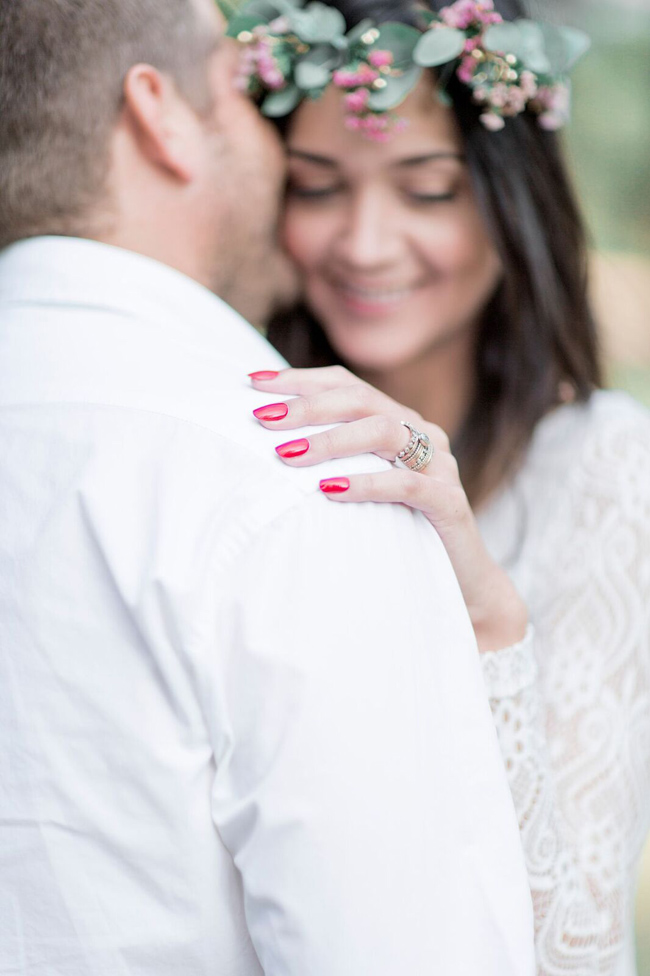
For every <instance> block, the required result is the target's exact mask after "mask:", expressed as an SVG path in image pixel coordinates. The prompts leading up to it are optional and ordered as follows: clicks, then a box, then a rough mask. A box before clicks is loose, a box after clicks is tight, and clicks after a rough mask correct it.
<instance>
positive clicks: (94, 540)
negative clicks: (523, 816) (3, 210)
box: [0, 238, 534, 976]
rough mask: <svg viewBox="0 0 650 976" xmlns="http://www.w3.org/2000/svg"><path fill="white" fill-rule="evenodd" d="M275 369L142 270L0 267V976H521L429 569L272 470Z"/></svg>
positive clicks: (68, 242)
mask: <svg viewBox="0 0 650 976" xmlns="http://www.w3.org/2000/svg"><path fill="white" fill-rule="evenodd" d="M283 365H284V363H283V361H282V360H281V358H280V357H279V356H278V355H277V353H275V352H274V351H273V350H272V349H271V347H270V346H269V345H268V344H267V343H266V341H265V340H264V339H263V338H262V337H261V336H260V335H259V334H258V333H257V332H255V330H254V329H252V328H251V327H250V326H249V325H248V324H247V323H245V322H244V321H243V320H241V319H240V318H239V317H238V316H237V315H236V314H235V313H234V312H233V311H232V310H230V309H229V308H228V307H227V306H225V305H224V304H223V303H222V302H221V301H219V299H217V298H215V297H214V296H213V295H212V294H210V293H209V292H208V291H206V290H204V289H203V288H201V287H200V286H199V285H197V284H196V283H195V282H193V281H191V280H189V279H188V278H186V277H184V276H183V275H181V274H179V273H178V272H176V271H173V270H171V269H170V268H167V267H165V266H163V265H160V264H158V263H156V262H154V261H151V260H149V259H147V258H144V257H142V256H138V255H135V254H132V253H130V252H127V251H123V250H120V249H117V248H112V247H108V246H105V245H101V244H97V243H95V242H90V241H82V240H76V239H65V238H40V239H35V240H32V241H26V242H22V243H20V244H18V245H14V246H13V247H11V248H9V249H8V250H6V251H5V252H4V253H3V254H2V255H0V974H2V976H9V974H11V976H18V974H21V976H23V974H25V976H27V974H29V976H259V974H261V973H265V974H267V976H461V974H462V976H479V974H480V976H528V974H531V973H532V972H533V971H534V961H533V925H532V912H531V903H530V894H529V889H528V884H527V878H526V873H525V867H524V862H523V856H522V852H521V847H520V840H519V834H518V825H517V821H516V816H515V812H514V807H513V803H512V798H511V795H510V792H509V789H508V785H507V781H506V777H505V773H504V770H503V765H502V760H501V756H500V753H499V748H498V744H497V739H496V735H495V730H494V726H493V722H492V718H491V714H490V708H489V704H488V700H487V696H486V693H485V688H484V685H483V681H482V675H481V670H480V666H479V660H478V656H477V651H476V647H475V643H474V639H473V634H472V630H471V626H470V624H469V620H468V617H467V615H466V613H465V609H464V606H463V602H462V598H461V595H460V591H459V588H458V585H457V582H456V580H455V578H454V575H453V573H452V571H451V567H450V565H449V562H448V560H447V558H446V555H445V552H444V549H443V547H442V544H441V543H440V541H439V539H438V537H437V535H436V534H435V532H434V531H433V530H432V529H431V530H430V531H429V530H428V528H427V525H426V523H425V520H424V519H423V518H422V517H421V516H420V515H419V514H416V513H414V512H412V511H410V510H408V509H407V508H405V507H401V506H386V505H373V504H370V503H366V504H361V505H337V504H335V503H332V502H331V501H328V499H326V498H325V497H324V496H323V495H322V494H321V493H320V492H319V490H318V481H319V478H320V477H323V476H327V475H331V474H345V473H350V472H359V471H381V470H384V469H386V468H387V467H388V465H387V463H385V462H384V461H382V460H380V459H379V458H376V457H372V456H364V457H359V458H353V459H346V460H345V461H336V462H330V463H328V464H325V465H320V466H319V467H313V468H305V469H301V470H297V469H290V468H288V467H286V466H285V465H284V464H282V462H281V461H280V460H279V459H278V458H277V457H276V456H275V453H274V450H273V447H274V445H275V444H277V443H278V442H279V440H281V439H282V437H281V436H279V435H277V434H274V433H272V432H269V431H268V430H265V429H263V428H262V427H260V425H259V424H258V423H257V422H256V421H255V420H254V418H253V417H252V415H251V411H252V409H253V408H254V407H256V406H259V405H260V404H261V403H263V402H271V400H272V399H273V398H272V397H264V396H263V395H261V394H260V393H258V392H255V391H254V390H252V389H251V388H250V384H249V382H248V379H247V375H246V374H247V373H248V372H250V371H252V370H256V369H266V368H281V367H282V366H283ZM292 436H295V437H299V436H300V432H299V431H296V432H294V433H293V434H292ZM284 439H286V437H285V438H284Z"/></svg>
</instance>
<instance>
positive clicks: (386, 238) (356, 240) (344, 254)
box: [337, 193, 400, 270]
mask: <svg viewBox="0 0 650 976" xmlns="http://www.w3.org/2000/svg"><path fill="white" fill-rule="evenodd" d="M337 245H338V246H337V252H338V256H339V258H340V259H341V260H343V261H345V262H346V263H347V264H348V265H349V266H350V267H352V268H354V269H358V270H366V269H368V270H372V269H375V268H382V267H384V266H388V265H389V264H391V262H392V261H393V260H394V259H395V258H396V257H397V256H398V252H399V248H400V237H399V230H398V227H397V223H396V220H395V214H394V211H393V208H392V207H391V204H390V202H389V201H387V200H385V199H383V198H382V196H381V194H376V193H375V194H371V193H365V194H359V195H358V196H355V197H353V198H352V200H351V202H350V206H349V208H348V209H347V210H346V211H345V214H344V217H343V222H342V225H341V229H340V233H339V237H338V242H337Z"/></svg>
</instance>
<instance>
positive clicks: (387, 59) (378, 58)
mask: <svg viewBox="0 0 650 976" xmlns="http://www.w3.org/2000/svg"><path fill="white" fill-rule="evenodd" d="M368 61H369V62H370V64H371V65H372V66H373V68H384V67H387V66H388V65H391V64H392V63H393V61H394V58H393V55H392V53H391V52H390V51H371V52H370V54H369V56H368Z"/></svg>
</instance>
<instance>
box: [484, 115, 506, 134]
mask: <svg viewBox="0 0 650 976" xmlns="http://www.w3.org/2000/svg"><path fill="white" fill-rule="evenodd" d="M481 122H482V123H483V125H484V126H485V128H486V129H489V130H490V132H499V130H500V129H503V127H504V126H505V122H504V121H503V119H502V118H501V116H500V115H497V114H496V113H495V112H484V113H483V115H482V116H481Z"/></svg>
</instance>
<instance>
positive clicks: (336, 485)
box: [319, 478, 350, 495]
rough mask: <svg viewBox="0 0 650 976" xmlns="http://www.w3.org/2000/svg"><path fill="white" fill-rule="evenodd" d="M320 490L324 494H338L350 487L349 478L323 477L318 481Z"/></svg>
mask: <svg viewBox="0 0 650 976" xmlns="http://www.w3.org/2000/svg"><path fill="white" fill-rule="evenodd" d="M319 487H320V490H321V491H324V492H325V494H326V495H340V494H342V492H344V491H347V490H348V488H349V487H350V479H349V478H324V479H323V480H322V481H321V482H320V485H319Z"/></svg>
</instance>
